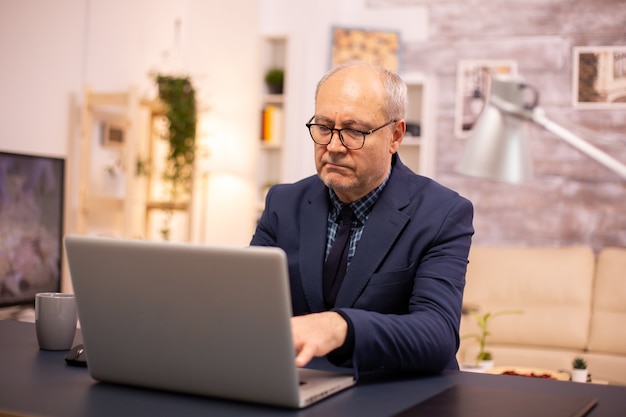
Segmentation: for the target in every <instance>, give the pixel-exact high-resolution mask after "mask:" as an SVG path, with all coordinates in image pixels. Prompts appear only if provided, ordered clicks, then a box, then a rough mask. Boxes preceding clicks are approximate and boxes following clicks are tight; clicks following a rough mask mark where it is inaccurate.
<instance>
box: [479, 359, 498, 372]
mask: <svg viewBox="0 0 626 417" xmlns="http://www.w3.org/2000/svg"><path fill="white" fill-rule="evenodd" d="M493 365H494V361H493V359H490V360H487V361H480V362H478V366H480V367H481V369H482V370H483V371H484V372H487V371H488V370H490V369H491V368H493Z"/></svg>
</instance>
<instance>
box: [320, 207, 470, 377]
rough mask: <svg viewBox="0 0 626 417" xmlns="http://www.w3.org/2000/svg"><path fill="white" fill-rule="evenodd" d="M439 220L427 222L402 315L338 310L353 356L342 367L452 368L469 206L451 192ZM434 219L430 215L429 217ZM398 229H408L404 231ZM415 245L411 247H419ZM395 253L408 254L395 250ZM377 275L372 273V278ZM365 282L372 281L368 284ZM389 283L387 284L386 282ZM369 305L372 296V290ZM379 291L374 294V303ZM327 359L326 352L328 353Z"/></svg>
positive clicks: (467, 241)
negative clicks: (426, 238) (350, 335)
mask: <svg viewBox="0 0 626 417" xmlns="http://www.w3.org/2000/svg"><path fill="white" fill-rule="evenodd" d="M439 210H443V211H444V213H443V215H442V216H441V220H440V221H432V220H430V226H429V229H430V230H432V231H433V236H434V237H433V239H432V241H431V242H430V243H429V244H428V245H426V247H425V248H424V249H423V254H422V255H419V256H415V255H414V256H415V257H414V258H413V259H418V260H416V261H414V263H415V265H411V266H410V267H409V268H407V270H409V271H415V272H414V276H413V279H412V292H411V296H410V299H409V306H408V312H407V313H406V314H386V313H383V312H377V311H372V310H368V309H364V308H358V306H355V307H356V308H341V309H340V310H341V313H342V315H343V316H344V317H347V318H348V319H349V320H350V321H351V323H352V326H353V328H354V337H355V339H354V353H353V357H352V358H351V359H349V360H348V361H345V362H344V363H336V364H337V365H343V366H354V367H357V368H358V369H359V370H361V371H370V370H371V371H373V370H376V371H379V370H390V371H397V370H403V371H414V372H422V373H438V372H440V371H442V370H443V369H446V368H448V369H458V363H457V362H456V358H455V355H456V352H457V350H458V347H459V332H458V330H459V323H460V319H461V317H460V316H461V306H462V300H463V290H464V287H465V272H466V268H467V263H468V260H467V259H468V254H469V248H470V244H471V237H472V235H473V233H474V229H473V226H472V219H473V207H472V204H471V203H470V202H469V201H468V200H466V199H465V198H463V197H461V196H458V195H456V198H455V202H454V203H453V204H449V205H448V208H447V211H446V209H445V207H440V208H439ZM435 217H436V216H435ZM404 233H410V231H406V230H405V232H404ZM418 246H419V245H414V248H413V249H410V250H419V249H418ZM392 252H399V253H400V254H401V256H411V255H410V254H409V253H404V252H403V250H402V249H400V248H395V249H394V250H393V251H392ZM376 278H380V279H381V280H383V279H384V278H383V277H376V276H374V277H372V280H374V279H376ZM370 285H372V283H371V282H370ZM387 286H389V284H388V285H387ZM372 294H373V296H372V304H373V305H375V304H376V302H375V301H373V300H374V298H375V297H376V295H375V293H372ZM383 294H384V292H382V291H381V292H378V296H379V300H380V301H379V303H380V302H382V300H381V298H384V295H383ZM330 358H331V360H332V355H331V357H330Z"/></svg>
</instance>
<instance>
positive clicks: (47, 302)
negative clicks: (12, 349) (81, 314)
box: [35, 292, 77, 350]
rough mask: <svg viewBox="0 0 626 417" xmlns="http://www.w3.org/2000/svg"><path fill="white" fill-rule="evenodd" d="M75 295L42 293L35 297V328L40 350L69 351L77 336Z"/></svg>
mask: <svg viewBox="0 0 626 417" xmlns="http://www.w3.org/2000/svg"><path fill="white" fill-rule="evenodd" d="M76 322H77V312H76V298H75V297H74V294H66V293H60V292H42V293H38V294H36V295H35V327H36V329H37V342H39V348H40V349H44V350H69V349H70V348H71V347H72V343H73V342H74V336H75V334H76Z"/></svg>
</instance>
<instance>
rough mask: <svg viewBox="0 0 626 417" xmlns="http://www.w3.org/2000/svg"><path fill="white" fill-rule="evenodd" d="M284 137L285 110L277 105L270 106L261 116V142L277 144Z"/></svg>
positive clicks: (264, 109)
mask: <svg viewBox="0 0 626 417" xmlns="http://www.w3.org/2000/svg"><path fill="white" fill-rule="evenodd" d="M282 135H283V109H282V108H281V107H280V106H277V105H275V104H268V105H266V106H265V107H264V108H263V112H262V115H261V140H262V141H263V142H264V143H272V144H277V143H280V142H281V140H282Z"/></svg>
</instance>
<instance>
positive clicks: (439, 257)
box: [251, 156, 474, 373]
mask: <svg viewBox="0 0 626 417" xmlns="http://www.w3.org/2000/svg"><path fill="white" fill-rule="evenodd" d="M329 206H330V199H329V196H328V189H327V187H326V186H325V185H324V183H323V182H322V181H321V180H320V179H319V177H318V176H317V175H314V176H311V177H308V178H305V179H303V180H301V181H299V182H297V183H295V184H280V185H276V186H274V187H272V188H271V189H270V191H269V192H268V194H267V198H266V202H265V210H264V212H263V214H262V216H261V219H260V222H259V224H258V226H257V229H256V232H255V234H254V236H253V238H252V241H251V245H259V246H278V247H280V248H282V249H283V250H284V251H285V252H286V254H287V258H288V263H289V279H290V285H291V298H292V305H293V313H294V315H301V314H307V313H313V312H320V311H323V310H324V309H325V308H324V300H323V292H322V269H323V264H324V256H325V248H326V228H327V225H326V223H327V218H328V210H329ZM472 219H473V207H472V204H471V203H470V202H469V201H468V200H467V199H465V198H463V197H461V196H460V195H459V194H457V193H456V192H454V191H452V190H450V189H448V188H445V187H443V186H442V185H440V184H438V183H436V182H435V181H433V180H431V179H429V178H426V177H422V176H419V175H416V174H415V173H413V172H412V171H411V170H410V169H409V168H407V167H406V166H405V165H404V164H403V163H402V162H401V161H400V158H399V157H397V156H394V158H393V169H392V173H391V177H390V178H389V182H388V183H387V186H386V187H385V189H384V190H383V192H382V193H381V195H380V197H379V200H378V201H377V202H376V204H375V205H374V207H373V209H372V212H371V214H370V216H369V218H368V220H367V222H366V224H365V228H364V230H363V235H362V237H361V240H360V241H359V243H358V245H357V248H356V253H355V255H354V258H353V259H352V262H351V264H350V267H349V268H348V271H347V273H346V276H345V279H344V282H343V284H342V286H341V288H340V290H339V294H338V295H337V301H336V304H335V310H341V312H342V314H343V315H344V316H345V317H347V318H348V319H349V320H350V321H351V322H352V326H353V330H354V354H353V357H352V362H350V363H345V364H343V365H345V366H355V367H357V368H358V369H359V370H392V371H397V370H401V371H417V372H427V373H433V372H440V371H441V370H443V369H445V368H449V369H458V363H457V361H456V358H455V355H456V352H457V350H458V347H459V323H460V319H461V304H462V298H463V289H464V286H465V271H466V268H467V262H468V259H467V258H468V253H469V248H470V244H471V238H472V235H473V233H474V229H473V226H472Z"/></svg>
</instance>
